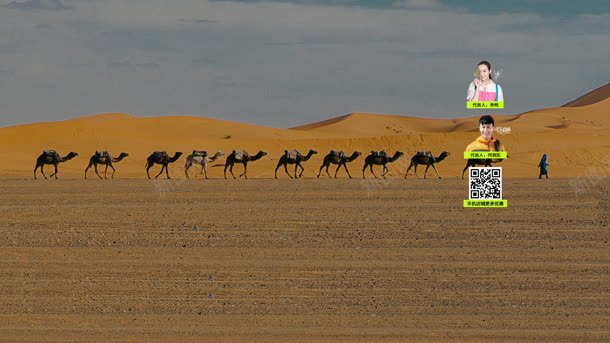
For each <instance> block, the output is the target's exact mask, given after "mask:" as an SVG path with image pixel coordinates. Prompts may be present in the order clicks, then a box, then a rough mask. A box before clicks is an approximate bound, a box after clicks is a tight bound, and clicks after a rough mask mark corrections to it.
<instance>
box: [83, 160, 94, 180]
mask: <svg viewBox="0 0 610 343" xmlns="http://www.w3.org/2000/svg"><path fill="white" fill-rule="evenodd" d="M92 165H93V163H91V162H89V165H88V166H87V168H85V180H87V171H88V170H89V168H91V166H92Z"/></svg>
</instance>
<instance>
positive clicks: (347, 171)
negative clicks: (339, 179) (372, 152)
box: [343, 163, 352, 179]
mask: <svg viewBox="0 0 610 343" xmlns="http://www.w3.org/2000/svg"><path fill="white" fill-rule="evenodd" d="M343 168H345V172H346V173H347V176H348V177H349V178H350V179H351V178H352V175H350V173H349V170H347V163H343Z"/></svg>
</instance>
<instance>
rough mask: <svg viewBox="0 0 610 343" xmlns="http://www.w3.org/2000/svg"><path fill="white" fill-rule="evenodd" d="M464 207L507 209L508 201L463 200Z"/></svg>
mask: <svg viewBox="0 0 610 343" xmlns="http://www.w3.org/2000/svg"><path fill="white" fill-rule="evenodd" d="M464 207H508V200H505V199H502V200H464Z"/></svg>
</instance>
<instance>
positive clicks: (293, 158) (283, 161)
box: [275, 150, 318, 179]
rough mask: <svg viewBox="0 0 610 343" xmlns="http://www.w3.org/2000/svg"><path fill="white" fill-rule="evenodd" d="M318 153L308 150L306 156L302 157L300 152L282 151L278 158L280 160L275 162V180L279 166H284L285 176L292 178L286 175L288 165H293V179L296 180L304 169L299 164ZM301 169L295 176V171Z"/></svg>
mask: <svg viewBox="0 0 610 343" xmlns="http://www.w3.org/2000/svg"><path fill="white" fill-rule="evenodd" d="M317 153H318V152H317V151H315V150H309V152H308V153H307V156H303V155H302V154H301V153H300V152H298V151H296V150H293V151H290V152H289V151H288V150H284V155H282V157H280V160H279V161H278V162H277V167H275V178H276V179H277V170H278V169H280V167H281V166H284V170H285V171H286V175H288V176H289V177H290V178H291V179H292V176H291V175H290V174H289V173H288V165H289V164H294V178H295V179H298V178H300V177H301V176H302V175H303V172H304V171H305V168H303V166H302V165H301V162H306V161H308V160H309V159H310V158H311V156H313V155H315V154H317ZM298 168H301V172H300V173H299V175H297V169H298Z"/></svg>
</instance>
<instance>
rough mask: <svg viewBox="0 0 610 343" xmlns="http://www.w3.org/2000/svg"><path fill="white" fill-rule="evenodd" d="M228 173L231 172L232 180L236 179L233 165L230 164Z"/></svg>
mask: <svg viewBox="0 0 610 343" xmlns="http://www.w3.org/2000/svg"><path fill="white" fill-rule="evenodd" d="M229 172H231V175H232V176H233V178H234V179H237V178H236V177H235V174H233V164H231V168H229Z"/></svg>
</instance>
